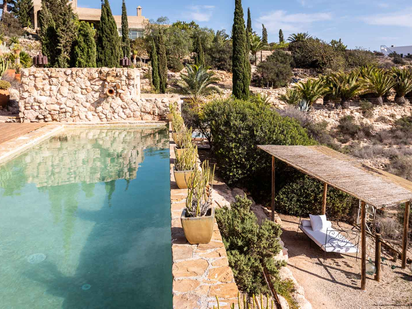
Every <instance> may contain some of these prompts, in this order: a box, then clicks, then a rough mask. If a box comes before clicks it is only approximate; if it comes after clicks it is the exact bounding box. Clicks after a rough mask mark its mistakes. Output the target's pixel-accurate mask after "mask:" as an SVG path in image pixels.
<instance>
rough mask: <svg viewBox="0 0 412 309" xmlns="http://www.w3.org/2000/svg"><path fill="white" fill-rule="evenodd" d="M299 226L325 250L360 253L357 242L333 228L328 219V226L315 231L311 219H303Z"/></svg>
mask: <svg viewBox="0 0 412 309" xmlns="http://www.w3.org/2000/svg"><path fill="white" fill-rule="evenodd" d="M299 228H300V230H301V231H302V232H303V233H305V234H306V235H307V236H308V237H309V238H310V239H311V240H313V242H314V243H316V244H317V245H318V246H319V247H320V248H321V249H322V250H323V251H325V252H336V253H358V246H357V244H353V243H352V242H351V241H350V240H348V239H347V238H346V237H345V236H344V235H343V232H339V231H337V230H335V229H334V228H332V224H331V222H330V221H327V227H326V229H323V230H318V231H314V230H313V229H312V226H311V222H310V220H302V221H301V224H300V226H299Z"/></svg>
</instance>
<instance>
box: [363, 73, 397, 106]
mask: <svg viewBox="0 0 412 309" xmlns="http://www.w3.org/2000/svg"><path fill="white" fill-rule="evenodd" d="M363 74H364V77H363V78H362V79H361V87H362V90H363V93H364V94H369V95H371V96H372V97H373V98H377V103H378V104H383V98H382V97H383V96H385V95H386V94H387V93H388V92H389V91H390V90H391V89H392V87H393V86H394V85H395V81H394V79H393V77H392V75H391V74H390V73H388V72H387V71H384V70H381V69H373V68H371V69H370V70H369V71H368V72H366V73H363Z"/></svg>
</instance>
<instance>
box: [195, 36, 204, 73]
mask: <svg viewBox="0 0 412 309" xmlns="http://www.w3.org/2000/svg"><path fill="white" fill-rule="evenodd" d="M196 47H197V49H196V65H198V66H205V52H204V50H203V44H202V40H201V39H200V36H198V37H197V46H196Z"/></svg>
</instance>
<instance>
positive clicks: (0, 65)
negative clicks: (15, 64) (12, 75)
mask: <svg viewBox="0 0 412 309" xmlns="http://www.w3.org/2000/svg"><path fill="white" fill-rule="evenodd" d="M8 68H9V62H8V61H7V60H5V59H3V58H0V78H1V77H3V74H4V73H5V72H6V71H7V69H8Z"/></svg>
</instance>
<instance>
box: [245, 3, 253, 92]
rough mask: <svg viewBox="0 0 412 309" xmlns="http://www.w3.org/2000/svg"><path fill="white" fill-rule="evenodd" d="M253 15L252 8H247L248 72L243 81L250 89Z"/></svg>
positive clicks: (246, 87) (246, 66)
mask: <svg viewBox="0 0 412 309" xmlns="http://www.w3.org/2000/svg"><path fill="white" fill-rule="evenodd" d="M252 31H253V30H252V17H251V14H250V8H248V9H247V27H246V59H245V61H246V64H245V68H246V74H245V78H244V81H243V83H244V84H245V89H249V85H250V80H251V79H252V65H251V64H250V58H249V55H250V40H251V37H252Z"/></svg>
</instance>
